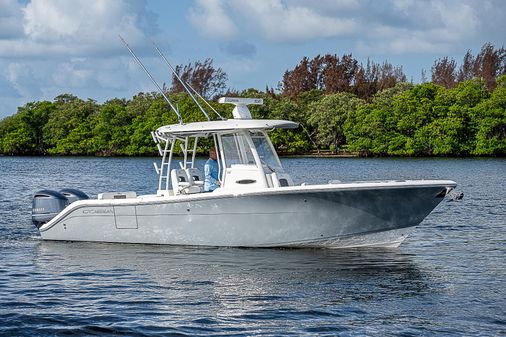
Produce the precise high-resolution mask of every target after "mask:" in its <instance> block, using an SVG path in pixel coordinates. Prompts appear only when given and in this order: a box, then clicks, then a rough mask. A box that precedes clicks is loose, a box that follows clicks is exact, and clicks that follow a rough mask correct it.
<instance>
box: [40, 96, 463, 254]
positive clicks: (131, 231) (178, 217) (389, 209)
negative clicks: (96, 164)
mask: <svg viewBox="0 0 506 337" xmlns="http://www.w3.org/2000/svg"><path fill="white" fill-rule="evenodd" d="M221 102H223V103H234V104H236V108H235V109H234V117H235V118H234V119H229V120H219V121H208V122H197V123H188V124H175V125H167V126H162V127H160V128H159V129H158V130H156V131H155V132H154V133H153V138H154V140H155V141H156V144H157V146H158V148H159V149H160V154H161V156H162V161H161V165H159V166H158V165H155V169H156V170H157V173H158V175H159V185H158V190H157V193H156V195H144V196H137V195H136V193H134V192H125V193H103V194H100V195H99V196H98V198H97V199H95V200H92V199H83V196H82V195H81V196H79V195H77V194H78V193H74V194H72V193H70V194H72V196H74V200H75V199H82V200H77V201H74V202H71V203H69V202H68V200H64V199H62V198H61V197H60V198H59V196H58V193H57V192H52V194H50V193H48V192H49V191H41V192H39V193H38V194H36V195H35V198H34V209H33V219H34V222H35V223H36V225H37V226H38V227H39V231H40V234H41V236H42V238H43V239H45V240H69V241H103V242H126V243H151V244H170V245H203V246H239V247H325V248H339V247H359V246H386V247H391V246H398V245H399V244H400V243H401V242H402V241H403V240H404V239H405V237H406V235H407V233H408V231H409V229H410V228H412V227H413V226H416V225H418V224H419V223H420V222H421V221H422V220H423V219H424V218H425V217H426V216H427V215H428V214H429V213H430V212H431V211H432V210H433V209H434V208H435V207H436V206H437V205H438V204H439V203H440V202H441V201H442V200H443V198H444V197H445V195H446V194H447V193H448V192H449V191H451V190H452V189H453V188H454V187H455V186H456V184H455V182H453V181H449V180H413V181H409V180H406V181H383V182H377V181H374V182H355V183H353V182H352V183H330V184H323V185H301V186H295V185H294V184H293V182H292V179H291V177H290V175H289V174H288V173H287V172H285V170H284V169H283V166H282V165H281V162H280V161H279V158H278V156H277V154H276V152H275V150H274V147H273V146H272V144H271V142H270V140H269V137H268V135H267V132H268V131H270V130H274V129H276V128H296V127H297V124H296V123H293V122H290V121H284V120H255V119H251V116H250V115H249V110H248V108H247V106H246V104H252V103H261V100H257V99H233V98H222V99H221ZM207 137H212V138H213V139H214V141H215V144H216V148H217V150H218V151H217V153H218V158H217V161H218V163H219V168H220V169H219V171H220V173H219V181H220V187H219V188H217V189H216V190H214V191H213V192H204V190H203V181H204V176H203V174H202V170H201V169H200V168H197V167H196V165H195V151H196V148H197V144H198V141H199V139H201V138H207ZM176 145H180V148H181V151H182V153H183V158H182V160H181V162H180V163H179V164H180V165H179V167H177V168H173V166H174V165H173V163H174V161H175V159H174V157H173V154H174V152H175V148H176ZM70 192H72V190H70ZM76 192H77V191H76ZM68 194H69V193H68V192H67V196H66V197H65V196H64V197H65V198H66V199H69V198H71V197H69V195H68ZM55 202H56V204H55ZM58 207H60V208H63V209H61V210H60V209H58ZM56 213H57V214H56ZM53 216H54V217H53Z"/></svg>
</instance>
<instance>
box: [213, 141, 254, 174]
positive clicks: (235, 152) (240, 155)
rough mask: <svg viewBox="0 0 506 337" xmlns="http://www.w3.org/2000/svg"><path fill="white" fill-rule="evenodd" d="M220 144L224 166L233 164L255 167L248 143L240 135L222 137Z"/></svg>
mask: <svg viewBox="0 0 506 337" xmlns="http://www.w3.org/2000/svg"><path fill="white" fill-rule="evenodd" d="M221 142H222V146H223V153H224V156H225V158H224V159H225V166H226V167H231V166H232V165H235V164H242V165H255V157H253V153H252V152H251V148H250V147H249V145H248V142H247V141H246V139H245V138H244V135H242V134H230V135H222V136H221Z"/></svg>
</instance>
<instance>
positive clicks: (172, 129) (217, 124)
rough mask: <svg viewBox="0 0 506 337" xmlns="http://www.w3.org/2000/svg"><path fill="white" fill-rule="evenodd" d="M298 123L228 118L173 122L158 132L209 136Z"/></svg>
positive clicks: (283, 127) (289, 127)
mask: <svg viewBox="0 0 506 337" xmlns="http://www.w3.org/2000/svg"><path fill="white" fill-rule="evenodd" d="M298 126H299V124H298V123H295V122H291V121H287V120H278V119H227V120H221V121H208V122H194V123H186V124H171V125H164V126H162V127H159V128H158V129H157V130H156V133H158V134H164V135H167V136H169V135H173V136H176V137H187V136H199V137H200V136H207V135H209V134H210V133H227V132H234V131H238V130H264V131H270V130H273V129H295V128H297V127H298Z"/></svg>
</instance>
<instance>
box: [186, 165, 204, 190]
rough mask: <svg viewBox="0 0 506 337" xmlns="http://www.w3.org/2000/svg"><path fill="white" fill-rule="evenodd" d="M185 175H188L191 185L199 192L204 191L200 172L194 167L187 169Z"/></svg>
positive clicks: (202, 175)
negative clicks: (197, 188)
mask: <svg viewBox="0 0 506 337" xmlns="http://www.w3.org/2000/svg"><path fill="white" fill-rule="evenodd" d="M186 174H188V178H189V180H190V182H191V183H192V185H194V186H198V187H199V188H200V191H201V192H202V191H204V174H202V171H201V170H199V169H198V168H196V167H191V168H187V169H186Z"/></svg>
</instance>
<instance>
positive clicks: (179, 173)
mask: <svg viewBox="0 0 506 337" xmlns="http://www.w3.org/2000/svg"><path fill="white" fill-rule="evenodd" d="M170 181H171V183H172V190H173V191H174V195H177V194H193V193H200V192H201V190H200V187H199V186H196V185H193V183H192V181H191V180H190V178H189V177H188V174H187V173H186V170H184V169H172V171H170Z"/></svg>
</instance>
